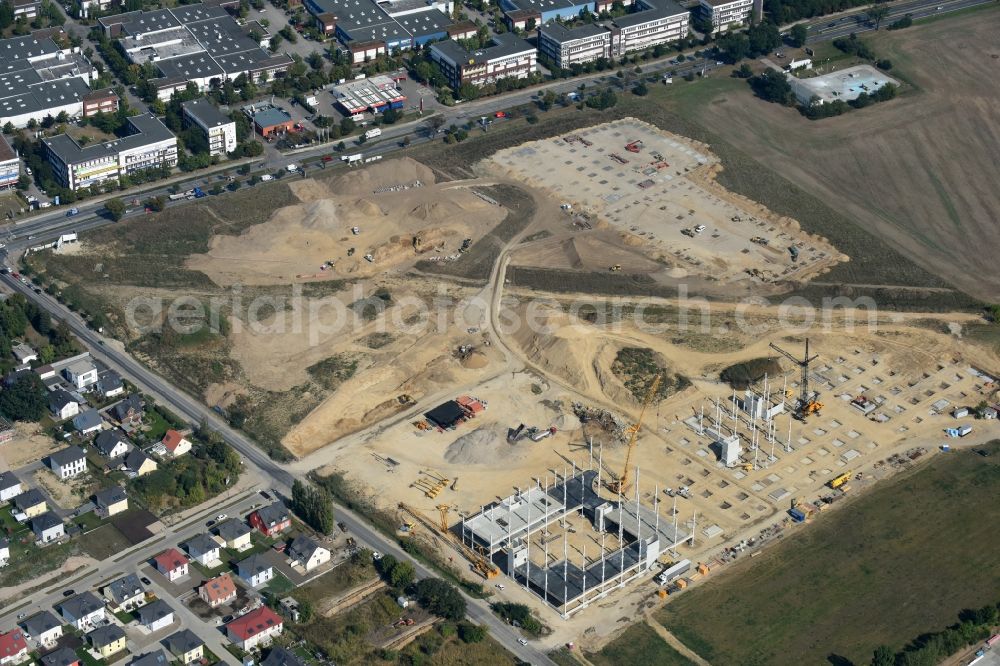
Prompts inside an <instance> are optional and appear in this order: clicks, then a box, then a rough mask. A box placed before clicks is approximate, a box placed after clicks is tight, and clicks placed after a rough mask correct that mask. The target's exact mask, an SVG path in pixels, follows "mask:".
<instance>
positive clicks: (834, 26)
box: [806, 0, 996, 44]
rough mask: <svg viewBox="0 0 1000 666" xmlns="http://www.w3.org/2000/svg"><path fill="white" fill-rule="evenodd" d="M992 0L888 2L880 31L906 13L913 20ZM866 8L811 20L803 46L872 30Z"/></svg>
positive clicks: (992, 0) (873, 26) (872, 26)
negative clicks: (887, 10) (833, 16)
mask: <svg viewBox="0 0 1000 666" xmlns="http://www.w3.org/2000/svg"><path fill="white" fill-rule="evenodd" d="M995 3H996V0H951V1H948V0H914V1H911V2H897V3H889V4H887V5H886V6H887V7H888V8H889V13H888V15H887V16H886V17H885V18H884V19H882V23H881V26H880V27H881V29H883V30H884V29H885V28H886V27H887V26H888V25H889V24H890V23H892V22H893V21H895V20H897V19H900V18H902V17H903V16H905V15H907V14H910V15H911V16H912V17H913V18H914V19H920V18H927V17H928V16H938V15H943V14H948V13H949V12H955V11H958V10H960V9H967V8H969V7H976V6H978V5H987V4H995ZM866 11H867V10H866V9H860V10H858V11H855V12H851V13H850V14H844V15H841V16H838V17H837V18H835V19H830V18H827V19H826V20H824V19H822V18H820V19H817V20H815V21H811V22H810V23H809V24H808V26H809V36H808V37H807V38H806V43H807V44H815V43H817V42H825V41H830V40H833V39H837V38H838V37H846V36H848V35H850V34H851V33H858V34H860V33H864V32H870V31H873V30H875V25H874V24H873V23H872V24H870V23H869V22H868V16H867V13H866Z"/></svg>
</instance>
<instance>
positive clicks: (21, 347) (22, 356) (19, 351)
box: [10, 342, 38, 365]
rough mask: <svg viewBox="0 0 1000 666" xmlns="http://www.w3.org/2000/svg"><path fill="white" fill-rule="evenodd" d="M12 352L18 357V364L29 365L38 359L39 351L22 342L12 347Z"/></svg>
mask: <svg viewBox="0 0 1000 666" xmlns="http://www.w3.org/2000/svg"><path fill="white" fill-rule="evenodd" d="M10 353H12V354H13V355H14V358H16V359H17V364H18V365H27V364H29V363H31V362H32V361H37V360H38V352H36V351H35V350H34V349H32V348H31V347H30V346H29V345H26V344H24V343H23V342H20V343H18V344H16V345H14V346H12V347H11V348H10Z"/></svg>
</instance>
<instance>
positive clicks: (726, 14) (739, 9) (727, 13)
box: [698, 0, 755, 30]
mask: <svg viewBox="0 0 1000 666" xmlns="http://www.w3.org/2000/svg"><path fill="white" fill-rule="evenodd" d="M754 4H755V0H698V10H699V11H700V12H701V14H702V16H704V17H705V18H706V19H708V20H709V21H711V22H712V27H713V28H714V29H715V30H727V29H728V28H729V27H730V26H739V25H743V24H744V23H748V22H749V21H750V17H751V16H752V15H753V11H754Z"/></svg>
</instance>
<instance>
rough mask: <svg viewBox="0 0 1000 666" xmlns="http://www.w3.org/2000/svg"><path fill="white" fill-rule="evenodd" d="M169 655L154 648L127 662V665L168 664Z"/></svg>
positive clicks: (151, 665) (164, 665) (156, 665)
mask: <svg viewBox="0 0 1000 666" xmlns="http://www.w3.org/2000/svg"><path fill="white" fill-rule="evenodd" d="M169 663H170V657H168V656H167V655H166V654H164V652H163V650H154V651H153V652H147V653H146V654H144V655H141V656H138V657H136V658H135V659H133V660H132V661H130V662H129V666H168V664H169Z"/></svg>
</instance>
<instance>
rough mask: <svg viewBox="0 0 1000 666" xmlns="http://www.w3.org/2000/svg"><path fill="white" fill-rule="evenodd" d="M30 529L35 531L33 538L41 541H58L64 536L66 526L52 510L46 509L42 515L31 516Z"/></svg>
mask: <svg viewBox="0 0 1000 666" xmlns="http://www.w3.org/2000/svg"><path fill="white" fill-rule="evenodd" d="M31 531H32V532H34V533H35V538H36V539H37V540H38V541H41V542H42V543H49V542H51V541H58V540H59V539H61V538H63V537H64V536H66V526H65V525H63V522H62V520H61V519H60V518H59V516H57V515H56V514H55V513H53V512H52V511H46V512H45V513H43V514H42V515H40V516H37V517H35V518H32V519H31Z"/></svg>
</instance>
